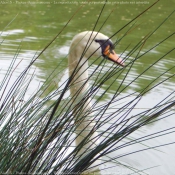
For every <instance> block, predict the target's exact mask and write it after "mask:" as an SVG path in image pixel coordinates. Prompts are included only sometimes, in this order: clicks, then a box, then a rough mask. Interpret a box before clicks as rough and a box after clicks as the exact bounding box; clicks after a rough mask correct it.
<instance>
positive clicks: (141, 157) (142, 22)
mask: <svg viewBox="0 0 175 175" xmlns="http://www.w3.org/2000/svg"><path fill="white" fill-rule="evenodd" d="M3 2H4V1H3ZM3 2H1V3H0V7H1V12H0V13H1V17H0V19H1V20H0V22H1V26H0V31H1V32H2V33H1V32H0V33H1V35H0V42H2V43H1V47H0V56H1V65H0V69H1V71H0V78H1V79H2V77H3V76H4V74H5V73H6V71H7V69H8V66H9V64H10V62H11V60H12V58H14V55H15V53H16V51H17V50H18V52H17V53H18V57H17V62H16V65H17V64H18V63H20V64H19V66H17V68H16V69H15V72H14V74H13V78H12V79H15V78H16V77H17V76H18V75H19V73H20V72H21V71H22V70H23V68H24V67H25V66H27V65H28V63H29V62H30V61H31V60H32V58H33V57H34V55H37V54H38V53H39V51H40V50H42V49H43V48H44V47H45V46H46V45H47V44H48V43H49V42H50V41H51V39H52V38H53V37H54V36H56V34H57V33H58V32H60V31H61V30H62V29H63V27H64V26H65V25H66V24H67V21H68V20H69V19H70V17H71V16H72V15H73V14H74V12H75V11H76V10H77V9H78V7H79V6H80V5H81V4H82V2H81V1H74V3H73V2H72V3H68V2H67V3H61V2H65V1H48V2H46V1H43V2H45V3H35V2H33V3H32V2H31V1H22V2H23V3H22V2H21V1H13V2H11V1H7V2H6V3H5V2H4V3H3ZM24 2H25V3H24ZM37 2H40V1H37ZM94 2H95V1H94ZM98 2H99V1H98ZM139 2H142V4H141V3H139ZM139 2H138V1H132V3H131V1H115V0H111V1H109V3H108V4H107V5H106V7H105V10H104V11H103V13H102V16H101V18H100V19H99V21H98V24H97V26H96V29H95V30H98V29H99V28H100V27H101V25H102V24H103V22H104V19H106V18H107V17H108V16H109V15H110V16H109V19H108V20H107V22H106V23H105V24H104V26H103V27H102V29H101V32H102V33H104V34H106V35H108V36H110V35H112V34H113V33H115V32H116V31H118V30H119V29H120V28H122V27H123V26H124V25H125V24H127V23H128V22H129V21H130V20H131V19H133V18H134V17H135V16H136V15H138V14H139V13H141V12H142V11H143V10H144V9H146V8H147V7H148V6H149V5H151V4H152V3H153V2H152V1H151V0H150V1H139ZM171 3H172V5H171V4H170V3H167V2H165V1H164V2H159V3H158V4H157V5H155V6H154V7H153V8H151V9H150V10H149V11H148V12H146V13H145V14H144V15H142V16H141V17H139V18H138V19H137V20H136V24H135V25H134V26H133V28H132V29H131V30H130V31H129V32H128V34H127V36H126V37H125V38H124V39H122V40H121V42H119V44H118V45H117V46H116V49H115V50H116V52H117V53H118V54H124V55H126V54H127V53H129V51H130V50H131V49H132V48H133V47H134V46H135V45H136V44H137V43H138V42H139V41H140V40H141V39H142V38H144V37H145V36H146V35H147V34H149V33H150V32H152V31H153V30H154V29H155V28H156V27H157V26H158V25H159V24H160V23H161V22H162V21H163V20H164V19H165V18H166V17H167V15H169V14H170V13H171V12H172V11H173V10H174V6H173V4H174V3H175V0H172V1H171ZM114 4H117V5H116V6H114ZM102 5H103V4H99V3H96V4H95V3H91V4H90V3H89V4H86V5H85V6H83V7H81V8H80V9H79V10H78V12H77V13H76V14H75V16H74V17H73V19H72V20H71V21H70V22H69V23H68V25H67V26H66V27H65V28H64V30H63V31H62V32H61V34H60V35H59V37H58V38H57V39H56V40H55V41H54V42H53V43H52V45H51V46H50V47H49V48H48V49H47V50H46V51H45V52H44V53H43V55H42V56H41V57H40V58H39V59H38V60H37V62H36V63H35V65H34V67H33V68H32V70H33V71H35V72H36V77H35V79H34V82H33V84H35V85H32V86H31V87H30V90H29V91H28V96H30V94H32V92H33V91H35V89H36V88H37V86H38V85H39V83H40V82H43V81H44V80H45V79H46V77H47V76H49V74H50V73H51V72H52V70H53V69H54V68H56V66H57V63H58V62H60V60H64V61H62V62H61V64H62V66H61V67H62V69H63V70H60V71H62V72H63V75H64V76H63V79H64V77H65V78H66V77H67V75H66V74H67V71H66V70H67V58H66V55H67V53H68V49H69V45H70V42H71V39H72V37H73V36H74V35H75V34H77V33H79V32H81V31H85V30H92V29H93V27H94V25H95V23H96V20H97V17H98V15H99V13H100V10H101V9H102ZM112 9H113V12H112V13H111V14H110V12H111V10H112ZM16 15H17V16H16ZM174 17H175V15H174V14H173V15H172V16H171V17H170V18H169V19H168V20H167V21H166V22H165V24H163V25H162V26H161V27H160V28H159V29H158V30H157V31H156V32H155V33H154V34H153V35H152V36H151V37H150V38H149V39H148V40H147V41H146V42H145V44H144V46H143V48H142V50H141V54H143V53H144V52H145V51H147V50H149V49H150V48H152V47H153V46H154V45H156V44H157V43H158V42H160V41H162V40H163V39H164V38H166V37H168V36H169V35H170V34H172V33H173V32H174V25H175V24H174V23H175V22H174ZM131 24H134V23H131ZM131 24H130V25H129V26H128V27H126V28H125V29H123V30H121V31H119V32H118V33H117V35H116V36H114V37H113V38H112V40H113V41H116V39H117V38H120V37H122V35H123V34H125V32H126V31H127V30H128V29H129V27H131ZM174 40H175V38H174V36H172V37H170V38H169V39H167V40H166V41H164V42H163V43H162V44H161V45H160V46H159V47H156V48H154V49H152V50H151V51H150V52H149V53H147V54H146V56H143V57H142V58H141V59H139V60H137V61H136V62H135V64H134V66H133V67H132V69H131V71H130V73H129V75H128V76H127V78H126V80H125V82H124V84H127V83H128V82H130V81H131V80H133V79H134V78H135V77H136V76H137V75H138V74H140V73H141V72H143V70H145V69H146V68H147V67H149V66H150V65H151V64H153V63H154V62H156V61H157V60H158V59H159V58H160V57H161V56H163V55H164V54H165V53H167V52H168V51H170V50H171V49H173V48H174ZM123 51H124V53H123ZM174 54H175V52H174V51H173V52H171V53H169V54H168V55H166V56H165V57H164V58H163V59H162V60H161V61H159V62H157V63H156V64H155V65H154V66H153V67H152V68H151V69H150V70H149V71H147V72H145V73H144V74H143V75H142V76H141V77H140V78H139V79H138V80H137V81H135V82H133V83H132V84H131V85H130V86H129V87H128V88H127V89H126V90H125V91H124V93H125V94H129V93H131V92H135V91H139V90H141V89H142V88H144V87H145V86H146V85H148V84H149V83H150V82H151V81H152V80H154V79H155V78H156V77H158V76H159V75H160V74H161V73H163V72H164V71H165V70H167V69H169V68H171V67H172V65H174V60H173V58H174ZM135 55H136V53H135ZM135 55H132V56H131V57H130V58H128V59H129V60H130V59H132V58H133V57H134V56H135ZM21 59H23V60H22V61H20V60H21ZM64 71H66V72H64ZM173 74H174V69H172V70H170V71H169V72H168V73H166V74H165V75H163V76H161V78H159V79H158V80H157V82H159V81H162V80H163V79H165V78H167V77H168V76H171V75H173ZM58 79H60V78H58ZM57 81H58V80H57ZM61 81H63V80H61ZM110 81H112V80H109V81H108V82H107V83H110ZM120 81H121V80H119V82H120ZM119 82H116V83H115V84H114V85H113V86H112V87H111V89H110V91H109V93H108V94H107V95H106V96H104V98H103V101H107V100H108V99H109V98H110V95H111V94H113V92H114V91H115V89H116V87H117V86H118V84H119ZM157 82H155V83H157ZM174 82H175V78H174V77H172V78H171V79H169V80H168V81H166V82H165V83H163V84H162V85H160V86H158V87H156V88H155V89H153V90H152V91H151V92H149V93H147V94H146V95H145V96H144V97H143V99H142V100H141V102H140V103H139V105H138V106H137V107H136V109H135V110H134V111H133V114H136V113H138V112H141V111H143V110H145V109H148V108H150V107H152V106H154V105H155V104H156V103H158V102H159V101H160V100H162V99H163V98H165V97H166V96H167V95H168V94H169V93H171V92H172V91H173V90H174ZM59 83H60V82H59ZM172 110H173V109H172ZM173 117H174V116H170V117H168V118H165V119H163V120H160V121H157V122H156V123H153V124H151V125H148V126H145V127H143V128H142V129H141V130H139V131H137V132H135V133H134V134H132V135H131V136H130V137H131V138H137V137H141V136H144V135H147V134H150V133H154V132H158V131H161V130H165V129H168V128H171V127H173V126H174V124H175V122H174V119H173ZM171 131H173V130H171ZM174 137H175V134H174V133H171V134H168V135H165V136H161V137H157V138H154V139H152V140H148V141H146V142H144V144H145V145H147V146H156V145H162V144H166V143H167V144H168V143H171V142H173V141H174ZM147 146H144V145H141V144H137V145H134V146H130V147H128V148H127V149H124V150H122V151H121V152H120V153H118V152H116V153H115V155H110V156H116V155H118V154H122V153H127V152H131V151H134V150H140V149H144V148H147ZM119 160H120V161H121V162H123V163H125V164H127V165H130V166H132V167H134V168H138V169H140V170H145V169H147V170H146V171H145V172H147V173H148V174H151V175H152V174H159V175H172V174H173V173H174V172H175V168H174V162H175V148H174V145H167V146H165V147H159V148H157V149H151V150H145V151H143V152H138V153H136V154H131V155H127V156H125V157H121V158H120V159H119ZM112 165H113V164H112V163H111V165H106V166H112ZM114 165H115V163H114ZM112 171H113V172H114V171H115V172H116V174H117V173H118V174H129V173H130V172H129V170H127V171H126V170H125V169H122V168H118V167H117V168H116V169H112ZM104 172H105V171H104Z"/></svg>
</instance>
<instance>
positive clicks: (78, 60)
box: [68, 31, 124, 167]
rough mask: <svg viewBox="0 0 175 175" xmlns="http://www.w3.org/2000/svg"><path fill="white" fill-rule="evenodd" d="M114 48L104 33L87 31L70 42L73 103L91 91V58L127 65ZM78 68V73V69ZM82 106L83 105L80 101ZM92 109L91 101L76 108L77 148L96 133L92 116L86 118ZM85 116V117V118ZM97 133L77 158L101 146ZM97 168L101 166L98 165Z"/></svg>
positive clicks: (69, 63) (76, 102) (70, 75)
mask: <svg viewBox="0 0 175 175" xmlns="http://www.w3.org/2000/svg"><path fill="white" fill-rule="evenodd" d="M113 49H114V46H113V43H112V41H111V40H110V39H109V38H108V37H107V36H105V35H103V34H102V33H97V32H92V31H86V32H82V33H79V34H77V35H76V36H75V37H74V38H73V40H72V43H71V46H70V50H69V56H68V65H69V77H71V78H72V80H71V87H70V92H71V97H72V101H73V103H74V105H75V104H78V103H79V102H80V101H81V99H82V98H83V96H85V93H86V91H87V90H88V88H89V84H88V81H86V80H87V79H88V58H89V57H91V56H92V55H93V56H96V57H99V56H103V57H105V58H108V59H109V60H111V61H113V62H116V63H117V64H119V65H121V66H124V64H123V62H122V60H121V59H120V58H119V57H118V56H117V54H116V53H115V52H114V50H113ZM75 69H76V70H75ZM79 105H80V106H81V105H82V103H81V102H80V103H79ZM90 109H91V103H90V99H88V100H87V101H86V103H85V104H83V106H81V107H80V108H79V109H78V110H79V111H80V112H79V113H78V111H76V108H75V109H74V112H73V115H74V117H75V119H74V120H75V124H76V125H77V128H76V134H77V138H76V146H78V145H79V144H80V143H81V144H82V141H83V139H84V138H85V137H86V136H87V135H88V134H89V133H90V131H91V130H93V127H94V125H95V122H94V121H93V116H92V115H91V116H89V115H88V116H86V115H85V114H86V112H87V111H89V110H90ZM84 115H85V116H86V117H84V118H83V116H84ZM96 136H97V133H96V132H94V133H93V134H92V135H91V137H90V138H89V140H91V141H88V143H85V144H84V146H83V147H82V148H81V150H80V151H79V153H78V155H79V156H81V158H82V157H83V156H85V155H86V154H87V153H88V150H91V149H93V148H94V147H95V146H96V145H97V144H98V141H97V140H98V139H97V137H96ZM98 163H99V162H95V164H93V165H92V166H96V165H97V164H98ZM97 167H98V166H97Z"/></svg>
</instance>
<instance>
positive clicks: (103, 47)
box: [95, 39, 114, 56]
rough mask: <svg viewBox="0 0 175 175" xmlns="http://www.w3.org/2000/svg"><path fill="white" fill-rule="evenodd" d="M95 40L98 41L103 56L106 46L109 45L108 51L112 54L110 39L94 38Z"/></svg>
mask: <svg viewBox="0 0 175 175" xmlns="http://www.w3.org/2000/svg"><path fill="white" fill-rule="evenodd" d="M95 42H97V43H99V44H100V46H101V48H102V55H103V56H105V55H104V54H103V53H104V51H105V49H106V47H107V46H110V53H112V54H114V53H113V51H112V50H114V44H113V43H112V42H111V40H109V39H108V40H100V39H95Z"/></svg>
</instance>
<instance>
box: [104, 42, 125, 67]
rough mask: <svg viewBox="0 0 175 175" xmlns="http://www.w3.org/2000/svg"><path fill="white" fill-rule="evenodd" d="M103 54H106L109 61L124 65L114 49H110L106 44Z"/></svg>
mask: <svg viewBox="0 0 175 175" xmlns="http://www.w3.org/2000/svg"><path fill="white" fill-rule="evenodd" d="M103 54H104V55H105V56H107V57H108V58H109V59H110V60H111V61H113V62H115V63H117V64H118V65H120V66H122V67H124V66H125V65H124V63H123V60H122V59H121V58H120V57H119V56H118V55H117V54H116V53H115V51H114V50H112V51H110V46H109V45H108V46H107V47H106V49H105V51H104V52H103Z"/></svg>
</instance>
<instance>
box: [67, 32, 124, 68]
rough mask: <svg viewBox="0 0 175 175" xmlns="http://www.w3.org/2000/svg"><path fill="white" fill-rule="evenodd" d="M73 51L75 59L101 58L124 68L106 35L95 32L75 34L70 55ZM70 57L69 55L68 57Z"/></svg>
mask: <svg viewBox="0 0 175 175" xmlns="http://www.w3.org/2000/svg"><path fill="white" fill-rule="evenodd" d="M72 50H74V53H75V54H76V55H74V56H75V57H79V58H80V57H81V55H83V57H85V58H89V57H91V56H92V55H93V56H97V57H99V56H103V57H104V58H108V59H109V60H111V61H113V62H115V63H117V64H119V65H120V66H124V63H123V61H122V59H121V58H119V56H118V55H117V54H116V53H115V51H114V44H113V43H112V41H111V40H110V39H109V37H107V36H106V35H103V34H102V33H98V32H95V31H93V32H92V31H85V32H82V33H79V34H77V35H76V36H75V37H74V38H73V40H72V44H71V48H70V53H71V52H72ZM70 56H71V55H70Z"/></svg>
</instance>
